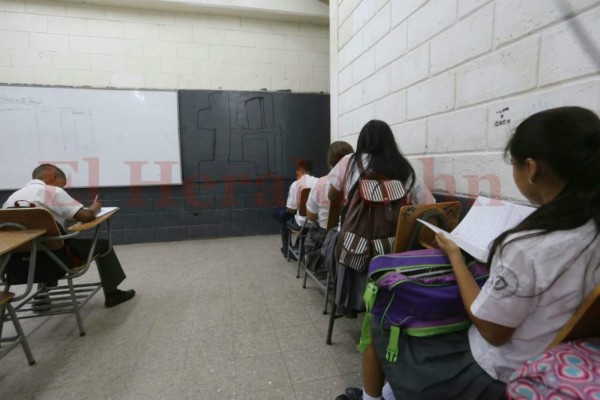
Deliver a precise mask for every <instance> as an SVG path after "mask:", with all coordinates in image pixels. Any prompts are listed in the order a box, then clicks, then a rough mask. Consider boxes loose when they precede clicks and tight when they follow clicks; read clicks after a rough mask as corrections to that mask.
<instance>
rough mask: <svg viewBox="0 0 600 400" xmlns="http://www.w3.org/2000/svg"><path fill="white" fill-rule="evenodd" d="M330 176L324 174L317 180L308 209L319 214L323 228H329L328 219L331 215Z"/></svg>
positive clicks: (311, 192)
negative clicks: (328, 194)
mask: <svg viewBox="0 0 600 400" xmlns="http://www.w3.org/2000/svg"><path fill="white" fill-rule="evenodd" d="M328 192H329V178H328V176H327V175H325V176H322V177H321V178H319V179H318V180H317V183H315V186H314V187H313V188H312V189H311V190H310V194H309V195H308V201H307V202H306V209H307V210H308V211H310V212H311V213H313V214H317V216H318V221H319V226H320V227H321V228H323V229H325V228H327V219H328V217H329V197H327V193H328Z"/></svg>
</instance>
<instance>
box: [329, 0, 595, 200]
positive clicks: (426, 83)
mask: <svg viewBox="0 0 600 400" xmlns="http://www.w3.org/2000/svg"><path fill="white" fill-rule="evenodd" d="M599 27H600V1H598V0H571V1H562V0H377V1H375V0H338V1H331V2H330V37H331V43H330V53H331V60H332V62H331V65H332V68H331V103H332V140H347V141H349V142H351V143H353V144H354V143H355V142H356V139H357V136H358V133H359V131H360V129H361V127H362V126H363V125H364V123H366V122H367V121H368V120H369V119H372V118H378V119H382V120H385V121H387V122H388V123H389V124H390V125H391V126H392V129H393V131H394V134H395V136H396V139H397V142H398V144H399V146H400V149H401V150H402V151H403V152H404V153H405V154H407V155H408V156H409V157H410V158H411V159H412V162H413V165H414V166H415V168H416V169H417V170H418V171H419V172H420V173H421V174H422V176H423V177H424V179H425V180H426V183H427V184H428V185H429V186H430V187H432V188H433V189H434V190H435V191H437V192H450V193H453V194H469V195H476V194H478V193H483V194H487V195H490V194H493V195H499V196H501V197H504V198H511V199H517V200H522V197H521V195H520V194H519V193H518V191H517V189H516V187H515V185H514V183H513V181H512V175H511V168H510V166H508V165H506V164H505V163H504V162H503V159H502V150H503V148H504V145H505V144H506V141H507V138H508V137H509V135H510V132H511V130H512V129H514V128H515V127H516V126H517V125H518V124H519V122H521V121H522V120H523V119H524V118H526V117H527V116H528V115H531V114H532V113H535V112H537V111H541V110H544V109H547V108H552V107H558V106H562V105H580V106H583V107H587V108H590V109H592V110H594V111H595V112H597V113H600V74H599V73H600V29H599Z"/></svg>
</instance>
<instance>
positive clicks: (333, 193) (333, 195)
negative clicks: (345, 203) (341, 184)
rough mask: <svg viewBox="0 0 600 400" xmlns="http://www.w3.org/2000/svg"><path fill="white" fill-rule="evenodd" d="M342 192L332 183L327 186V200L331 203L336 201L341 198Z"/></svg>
mask: <svg viewBox="0 0 600 400" xmlns="http://www.w3.org/2000/svg"><path fill="white" fill-rule="evenodd" d="M341 196H342V192H341V191H339V190H337V189H336V188H334V187H333V185H330V186H329V192H328V193H327V197H328V198H329V201H330V202H332V203H338V202H339V201H340V199H341Z"/></svg>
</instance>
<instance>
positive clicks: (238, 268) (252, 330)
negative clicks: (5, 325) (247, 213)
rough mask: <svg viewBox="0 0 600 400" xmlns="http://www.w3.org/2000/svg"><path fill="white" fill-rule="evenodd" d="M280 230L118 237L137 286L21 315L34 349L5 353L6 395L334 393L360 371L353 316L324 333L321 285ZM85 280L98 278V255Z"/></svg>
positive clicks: (320, 398) (122, 399)
mask: <svg viewBox="0 0 600 400" xmlns="http://www.w3.org/2000/svg"><path fill="white" fill-rule="evenodd" d="M279 243H280V242H279V237H278V236H254V237H243V238H226V239H213V240H198V241H186V242H173V243H152V244H136V245H128V246H117V247H116V251H117V254H118V256H119V258H120V259H121V262H122V264H123V266H124V269H125V271H126V273H127V275H128V278H127V279H126V280H125V282H123V284H122V285H121V288H123V289H128V288H134V289H135V290H136V292H137V295H136V297H135V298H134V299H133V300H132V301H130V302H128V303H125V304H121V305H119V306H117V307H114V308H110V309H107V308H105V307H104V296H103V294H102V293H101V292H100V293H98V294H97V295H96V296H95V297H94V298H93V299H92V300H91V301H90V303H88V305H87V306H86V307H85V308H84V311H83V315H84V325H85V329H86V336H84V337H79V334H78V332H77V326H76V322H75V318H74V316H72V315H62V316H54V317H47V318H35V319H31V320H26V321H23V327H24V328H25V331H26V332H27V334H28V338H29V343H30V346H31V349H32V351H33V355H34V357H35V359H36V361H37V364H36V365H34V366H28V365H27V361H26V359H25V355H24V353H23V351H22V349H21V348H20V347H17V348H15V349H13V350H12V351H11V352H10V353H9V354H8V355H7V356H6V357H4V358H3V359H1V360H0V399H6V400H9V399H10V400H17V399H52V400H55V399H77V400H81V399H94V400H95V399H114V400H129V399H177V400H180V399H181V400H184V399H185V400H187V399H211V400H212V399H214V400H221V399H223V400H225V399H227V400H233V399H236V400H237V399H286V400H288V399H297V400H308V399H316V400H328V399H331V400H333V399H334V398H335V397H336V396H337V395H338V394H339V393H343V390H344V388H345V387H346V386H358V385H359V383H360V356H359V354H358V351H357V350H356V343H357V341H358V336H359V335H360V322H361V319H360V316H359V319H357V320H349V319H338V320H337V321H336V325H335V329H334V337H333V345H331V346H328V345H326V344H325V334H326V331H327V323H328V317H329V316H326V315H323V313H322V311H323V301H324V298H323V294H322V292H321V291H320V290H319V289H318V288H317V287H316V285H314V284H313V283H312V282H311V281H310V280H309V282H308V284H307V288H306V289H303V288H302V279H296V264H295V263H291V262H290V263H288V262H287V261H286V260H285V259H284V258H283V257H282V255H281V254H280V251H279ZM87 275H88V276H87V277H86V280H92V279H93V278H95V279H97V272H96V269H95V267H93V268H91V269H90V271H89V272H88V274H87Z"/></svg>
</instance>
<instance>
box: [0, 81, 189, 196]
mask: <svg viewBox="0 0 600 400" xmlns="http://www.w3.org/2000/svg"><path fill="white" fill-rule="evenodd" d="M70 92H71V93H70ZM77 92H79V93H77ZM93 92H97V93H98V94H100V95H101V96H104V97H106V98H107V99H119V100H128V102H122V103H119V105H121V104H124V108H121V107H115V106H114V103H113V102H108V103H106V104H108V108H105V106H104V104H105V103H102V101H103V100H102V99H100V97H93V98H90V100H89V101H87V102H86V96H88V95H89V94H92V93H93ZM75 93H76V94H77V96H74V94H75ZM121 95H123V97H122V98H121ZM127 95H130V96H132V97H133V98H134V101H131V100H129V99H128V98H127ZM70 96H73V98H70ZM78 96H79V97H81V99H79V98H78ZM55 100H56V102H57V103H56V104H54V101H55ZM36 101H38V102H39V103H37V104H36ZM80 102H81V103H83V104H82V105H81V109H79V103H80ZM65 104H66V105H65ZM10 105H14V106H17V107H20V109H13V110H10V111H11V112H13V114H11V115H8V114H7V116H6V121H10V120H11V119H14V121H15V122H17V121H18V122H20V123H19V124H16V123H15V124H10V126H8V127H7V125H9V124H6V123H5V122H6V121H5V122H2V119H1V118H0V138H1V139H2V145H1V148H0V160H2V163H3V167H4V168H3V170H4V172H3V178H2V179H0V190H11V189H18V188H20V187H23V186H24V185H25V184H26V183H27V182H28V181H29V180H30V179H31V171H32V170H33V169H34V168H35V167H36V166H37V165H38V164H39V163H40V162H52V163H55V164H56V165H57V166H58V167H59V168H61V169H62V170H63V171H64V172H65V173H66V174H67V176H68V178H69V182H68V185H69V186H70V187H80V188H87V187H131V186H165V185H181V184H183V174H182V159H181V138H180V124H179V96H178V91H177V90H175V89H173V90H153V89H123V88H91V87H68V86H40V85H7V84H0V111H2V110H8V109H7V107H9V106H10ZM98 105H99V107H98ZM164 105H167V106H168V109H166V113H165V115H164V116H161V115H160V114H156V113H152V107H153V106H154V107H160V106H164ZM94 106H96V107H97V109H96V108H93V107H94ZM86 107H88V108H86ZM134 108H135V109H134ZM65 110H67V112H66V114H68V115H67V118H69V122H72V121H71V120H72V119H77V120H78V121H86V122H85V124H88V125H89V126H87V128H84V130H86V129H87V130H86V134H88V136H89V137H87V139H88V142H89V143H86V144H84V145H81V146H82V147H83V148H86V149H92V150H93V151H96V153H95V154H84V153H85V151H83V152H82V151H80V149H77V153H76V156H74V154H75V153H73V151H72V149H71V151H66V152H65V153H64V157H61V156H56V151H58V150H57V149H55V148H52V151H53V152H54V153H53V154H50V153H52V152H48V153H46V154H48V156H47V157H46V156H43V153H44V152H46V151H47V149H48V148H49V147H48V146H54V145H55V143H50V144H49V143H48V142H51V141H52V139H56V136H52V135H56V134H57V133H56V132H53V133H52V134H49V136H48V137H45V138H44V137H42V136H38V139H40V138H41V139H47V140H46V141H45V142H46V143H44V141H43V140H33V139H32V136H31V135H32V134H33V133H35V134H36V135H40V129H41V128H39V126H38V123H39V122H38V121H39V119H40V116H39V115H38V114H40V113H41V114H43V115H42V117H41V118H42V119H43V118H45V117H46V116H50V118H52V121H51V122H52V123H50V124H49V125H47V126H53V127H54V128H55V130H61V132H62V136H63V137H62V140H63V143H62V145H63V147H67V144H69V143H71V141H68V140H67V139H65V133H64V126H65V124H64V122H63V119H64V118H63V117H64V115H65ZM73 110H76V111H73ZM82 110H83V111H82ZM86 110H89V115H85V114H86ZM99 110H101V111H99ZM107 110H108V111H110V112H117V114H115V115H114V116H117V115H118V112H121V111H123V112H128V111H129V112H132V113H139V114H135V115H134V116H132V117H130V118H131V120H128V122H129V123H131V121H135V122H136V123H137V121H139V120H140V119H134V118H135V117H136V116H138V115H142V116H146V117H149V119H150V120H152V121H154V122H156V121H157V122H158V125H160V126H161V127H162V126H163V125H164V127H165V128H164V132H166V133H164V137H162V136H159V137H158V139H157V140H163V139H164V140H166V142H164V145H163V142H161V143H154V144H152V143H150V144H152V147H151V150H152V154H151V155H149V156H148V157H147V159H145V160H144V157H141V158H140V157H139V154H140V153H139V152H140V147H139V146H137V147H136V146H131V145H130V144H129V145H125V146H123V145H120V149H122V150H124V151H123V152H122V153H119V154H121V157H122V158H123V159H121V158H117V159H116V160H115V161H116V162H114V163H111V162H110V160H109V162H107V161H106V160H107V158H108V154H110V155H111V156H112V155H113V150H114V147H113V148H112V149H108V150H107V149H106V148H103V147H106V146H107V145H108V144H107V143H109V142H110V141H111V140H113V141H114V140H117V141H118V142H129V143H130V142H131V141H135V139H137V138H140V137H143V135H144V132H143V131H144V130H145V126H144V125H142V126H141V127H140V128H139V129H140V131H136V130H130V132H131V131H133V132H134V133H135V134H134V135H131V136H124V135H122V130H121V131H118V132H116V133H115V132H113V133H112V135H113V137H111V138H109V139H107V140H105V141H104V142H102V141H98V139H103V138H101V137H100V135H98V132H94V128H95V127H96V128H97V125H99V126H103V124H104V122H105V121H110V122H106V123H107V124H109V126H110V127H111V128H113V127H114V126H113V125H116V124H119V121H120V119H119V118H114V119H113V118H103V117H106V116H107V115H109V116H111V117H112V116H113V114H102V113H103V112H107ZM94 112H96V114H98V113H99V112H100V115H99V116H96V119H97V121H94V119H93V116H94V115H93V113H94ZM19 113H21V114H22V115H27V114H29V115H28V116H31V115H32V114H34V113H35V124H34V123H33V122H31V118H28V119H26V120H25V119H24V118H22V119H19V118H21V117H22V115H21V116H20V115H18V114H19ZM55 114H56V115H55ZM58 114H60V115H59V116H57V115H58ZM127 116H128V117H129V116H130V115H129V114H127ZM142 120H143V121H144V124H147V125H149V126H150V127H152V126H153V125H152V123H153V122H146V119H142ZM25 121H28V122H26V123H24V122H25ZM57 121H59V122H57ZM53 123H54V124H53ZM85 124H84V125H85ZM111 124H112V125H111ZM3 125H4V126H3ZM21 125H28V127H29V131H28V132H27V133H24V131H25V130H26V129H27V128H23V127H21ZM34 125H35V127H34ZM55 125H56V126H55ZM73 125H77V123H73ZM58 126H60V128H58ZM69 126H70V124H69ZM82 126H83V125H82ZM19 129H21V131H19ZM124 129H127V126H125V128H124ZM157 129H158V128H157ZM75 130H77V128H73V131H75ZM33 131H35V132H33ZM14 132H17V135H29V136H27V137H25V138H23V137H21V140H16V139H15V138H14V137H13V138H11V137H10V136H12V135H13V133H14ZM103 132H110V130H103ZM69 134H74V133H73V132H69ZM80 136H81V137H83V136H85V135H80V133H79V132H78V133H77V135H75V134H74V136H73V137H76V138H79V137H80ZM147 137H151V136H147ZM75 142H77V140H75ZM28 143H36V145H35V146H29V145H28ZM90 143H91V144H90ZM138 143H140V142H138ZM142 143H144V142H142ZM145 143H148V142H145ZM44 145H46V147H45V148H43V146H44ZM86 146H87V147H86ZM95 146H99V147H100V148H96V147H95ZM113 146H114V145H113ZM165 146H166V147H165ZM165 149H166V151H165V154H167V157H166V158H168V160H160V158H155V159H153V157H154V156H156V155H157V154H162V152H163V151H164V150H165ZM36 151H37V152H41V153H38V154H33V153H34V152H36ZM103 151H104V152H105V153H103ZM98 152H99V153H98ZM136 152H137V153H136ZM39 154H42V155H39ZM136 154H137V158H136ZM61 155H63V154H62V153H61ZM94 157H96V160H94ZM15 160H16V161H15ZM102 160H105V161H104V164H103V163H102ZM125 162H130V163H131V165H126V166H123V165H122V164H123V163H125ZM144 162H145V164H143V165H142V164H141V163H144ZM160 163H163V164H165V165H164V166H163V168H164V169H165V170H166V171H169V173H168V175H167V174H165V175H167V180H165V181H161V177H162V176H163V175H162V174H161V166H160ZM172 163H174V164H173V165H171V166H170V169H169V166H168V165H167V164H172ZM140 165H142V166H140ZM126 168H128V169H127V173H128V179H125V178H124V176H125V175H124V171H125V169H126ZM137 168H139V169H140V170H141V176H140V177H139V179H134V178H133V177H132V175H134V174H132V169H137ZM84 176H85V177H84Z"/></svg>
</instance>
